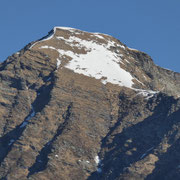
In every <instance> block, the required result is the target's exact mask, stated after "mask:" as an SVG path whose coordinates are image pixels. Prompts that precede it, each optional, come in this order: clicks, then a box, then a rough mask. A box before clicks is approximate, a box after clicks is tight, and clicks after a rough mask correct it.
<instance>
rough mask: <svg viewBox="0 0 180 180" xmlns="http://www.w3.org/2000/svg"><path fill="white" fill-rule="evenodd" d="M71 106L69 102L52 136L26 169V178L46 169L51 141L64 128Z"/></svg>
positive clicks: (67, 121)
mask: <svg viewBox="0 0 180 180" xmlns="http://www.w3.org/2000/svg"><path fill="white" fill-rule="evenodd" d="M72 107H73V104H72V103H70V104H69V106H68V107H67V110H66V112H65V114H64V115H63V119H64V122H63V123H62V124H61V125H60V126H59V127H58V129H57V131H56V133H55V135H54V137H53V138H52V139H51V140H50V141H49V142H48V143H46V144H45V145H44V147H43V148H42V149H41V151H40V152H39V155H38V156H37V157H36V162H35V163H34V164H33V165H32V166H31V167H30V168H29V169H28V170H29V174H28V176H27V178H29V177H30V176H31V175H33V174H35V173H38V172H40V171H43V170H44V169H46V166H47V163H48V160H49V159H48V155H49V154H50V153H52V148H53V142H54V141H55V140H56V139H57V137H58V136H60V135H61V134H62V132H63V130H64V128H65V127H66V126H67V124H68V123H69V118H70V116H71V109H72Z"/></svg>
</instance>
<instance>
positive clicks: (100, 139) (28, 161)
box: [0, 27, 180, 180]
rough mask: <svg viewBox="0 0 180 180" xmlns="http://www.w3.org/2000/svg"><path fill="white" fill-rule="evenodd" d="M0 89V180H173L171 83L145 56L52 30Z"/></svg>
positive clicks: (98, 38) (175, 90) (177, 106)
mask: <svg viewBox="0 0 180 180" xmlns="http://www.w3.org/2000/svg"><path fill="white" fill-rule="evenodd" d="M0 82H1V84H0V134H1V137H0V150H1V151H0V163H1V165H0V178H1V179H8V180H11V179H18V180H19V179H37V180H39V179H48V180H49V179H52V180H54V179H60V180H71V179H82V180H84V179H90V180H91V179H92V180H93V179H102V180H104V179H109V180H112V179H113V180H114V179H127V180H129V179H179V178H180V177H179V170H180V158H179V147H180V144H179V136H180V132H179V131H180V128H179V127H180V124H179V120H180V100H179V96H180V74H179V73H175V72H173V71H170V70H166V69H163V68H161V67H159V66H156V65H155V64H154V63H153V61H152V59H151V58H150V56H148V55H147V54H145V53H143V52H140V51H138V50H135V49H131V48H128V47H127V46H126V45H124V44H122V43H121V42H120V41H119V40H117V39H115V38H113V37H112V36H109V35H106V34H101V33H89V32H84V31H81V30H78V29H73V28H65V27H55V28H54V29H53V30H52V31H50V32H49V34H48V35H47V36H45V37H44V38H42V39H40V40H38V41H35V42H32V43H30V44H28V45H27V46H26V47H25V48H23V49H22V50H20V51H19V52H17V53H15V54H13V55H12V56H10V57H8V59H7V60H6V61H4V62H3V63H1V64H0Z"/></svg>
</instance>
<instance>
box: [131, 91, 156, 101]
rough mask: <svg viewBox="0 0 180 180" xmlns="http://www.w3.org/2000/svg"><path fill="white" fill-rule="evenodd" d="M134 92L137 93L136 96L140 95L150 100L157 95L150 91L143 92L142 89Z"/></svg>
mask: <svg viewBox="0 0 180 180" xmlns="http://www.w3.org/2000/svg"><path fill="white" fill-rule="evenodd" d="M134 90H135V91H137V92H138V94H137V95H142V96H144V97H146V99H147V100H148V99H150V98H152V97H153V96H154V95H155V94H157V93H159V91H152V90H143V89H134Z"/></svg>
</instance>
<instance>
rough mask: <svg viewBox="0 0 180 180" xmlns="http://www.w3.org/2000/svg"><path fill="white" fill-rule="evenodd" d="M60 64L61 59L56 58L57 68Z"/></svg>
mask: <svg viewBox="0 0 180 180" xmlns="http://www.w3.org/2000/svg"><path fill="white" fill-rule="evenodd" d="M60 65H61V60H59V59H57V65H56V66H57V69H58V68H59V66H60Z"/></svg>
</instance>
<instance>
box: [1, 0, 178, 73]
mask: <svg viewBox="0 0 180 180" xmlns="http://www.w3.org/2000/svg"><path fill="white" fill-rule="evenodd" d="M54 26H68V27H74V28H78V29H81V30H86V31H90V32H102V33H106V34H110V35H112V36H114V37H116V38H118V39H119V40H120V41H121V42H122V43H124V44H126V45H127V46H129V47H132V48H135V49H138V50H141V51H144V52H146V53H148V54H149V55H150V56H151V57H152V58H153V60H154V62H155V63H156V64H157V65H160V66H162V67H165V68H169V69H172V70H174V71H177V72H180V58H179V54H180V0H29V1H28V0H0V61H3V60H5V59H6V58H7V56H10V55H11V54H12V53H14V52H16V51H18V50H19V49H21V48H23V47H24V46H25V45H26V44H27V43H29V42H31V41H34V40H37V39H39V38H41V37H42V36H44V35H46V34H47V33H48V31H50V30H51V29H52V28H53V27H54Z"/></svg>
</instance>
